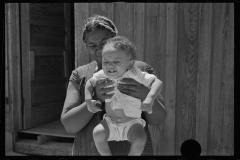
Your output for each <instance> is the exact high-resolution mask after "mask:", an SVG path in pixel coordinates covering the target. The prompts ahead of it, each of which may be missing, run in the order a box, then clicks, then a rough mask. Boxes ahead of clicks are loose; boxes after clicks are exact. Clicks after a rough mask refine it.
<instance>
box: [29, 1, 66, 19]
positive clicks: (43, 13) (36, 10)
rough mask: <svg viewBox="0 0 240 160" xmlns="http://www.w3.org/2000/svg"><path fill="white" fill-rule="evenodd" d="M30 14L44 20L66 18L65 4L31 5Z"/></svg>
mask: <svg viewBox="0 0 240 160" xmlns="http://www.w3.org/2000/svg"><path fill="white" fill-rule="evenodd" d="M29 12H30V15H36V16H39V17H44V19H45V18H47V17H48V18H49V17H51V18H52V19H54V18H56V17H59V18H60V17H64V3H30V8H29Z"/></svg>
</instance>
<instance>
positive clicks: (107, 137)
mask: <svg viewBox="0 0 240 160" xmlns="http://www.w3.org/2000/svg"><path fill="white" fill-rule="evenodd" d="M135 52H136V48H135V46H134V44H132V42H130V41H129V40H128V39H127V38H125V37H122V36H116V37H114V38H111V39H108V40H107V42H106V44H105V45H104V46H103V50H102V65H103V66H102V68H103V69H102V70H100V71H98V72H97V73H95V74H94V75H93V77H92V78H90V79H89V80H88V81H87V83H86V88H85V101H86V103H87V107H88V110H89V111H90V112H93V113H95V112H97V111H99V109H98V110H96V109H97V108H98V107H97V106H96V104H97V103H101V102H100V101H97V100H92V94H93V90H94V87H95V85H96V81H97V80H99V79H101V78H107V77H108V78H109V79H111V80H113V81H114V82H115V84H114V86H115V89H114V91H113V93H114V95H113V96H112V98H111V99H106V100H105V110H106V114H105V115H104V117H103V120H102V121H101V122H100V123H99V124H98V125H97V126H96V127H95V128H94V130H93V139H94V142H95V145H96V147H97V149H98V151H99V153H100V154H101V155H111V151H110V149H109V146H108V142H107V141H113V140H115V141H123V140H128V141H129V142H130V143H131V148H130V152H129V155H141V153H142V151H143V149H144V146H145V143H146V137H147V136H146V133H145V131H144V127H145V125H146V122H145V120H143V119H142V118H141V113H142V111H146V112H148V113H149V114H151V113H152V105H153V103H154V100H155V98H156V97H157V96H158V95H160V92H161V90H162V81H160V80H159V79H157V77H156V76H155V75H152V74H148V73H146V72H142V71H140V69H139V68H137V67H136V66H134V60H135V58H136V53H135ZM122 78H133V79H135V80H136V81H138V82H139V83H141V84H143V85H145V86H147V87H149V88H151V90H150V92H149V93H148V95H147V97H146V99H145V100H144V101H143V102H142V103H141V100H140V99H137V98H134V97H131V96H128V95H125V94H123V93H121V92H120V91H119V90H118V89H117V85H118V83H121V79H122ZM109 94H110V93H109Z"/></svg>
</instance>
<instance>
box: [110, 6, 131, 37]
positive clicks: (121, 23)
mask: <svg viewBox="0 0 240 160" xmlns="http://www.w3.org/2000/svg"><path fill="white" fill-rule="evenodd" d="M133 11H134V4H133V3H126V2H115V3H114V24H115V25H116V27H117V28H118V33H119V35H121V36H124V37H126V38H128V39H129V40H130V41H134V17H133V15H134V14H133V13H134V12H133Z"/></svg>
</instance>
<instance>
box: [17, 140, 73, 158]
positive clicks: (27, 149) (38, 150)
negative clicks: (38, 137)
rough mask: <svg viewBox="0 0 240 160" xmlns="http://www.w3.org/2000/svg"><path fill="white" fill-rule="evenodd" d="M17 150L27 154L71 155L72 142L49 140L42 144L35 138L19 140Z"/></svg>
mask: <svg viewBox="0 0 240 160" xmlns="http://www.w3.org/2000/svg"><path fill="white" fill-rule="evenodd" d="M15 152H18V153H21V154H26V155H42V156H71V154H72V143H59V142H48V143H46V144H41V145H40V144H38V143H37V141H34V140H19V141H18V142H16V143H15Z"/></svg>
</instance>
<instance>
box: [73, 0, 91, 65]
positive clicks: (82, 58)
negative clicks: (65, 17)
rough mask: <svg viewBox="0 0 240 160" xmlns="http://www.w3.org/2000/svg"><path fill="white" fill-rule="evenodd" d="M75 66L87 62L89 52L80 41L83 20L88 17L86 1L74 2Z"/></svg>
mask: <svg viewBox="0 0 240 160" xmlns="http://www.w3.org/2000/svg"><path fill="white" fill-rule="evenodd" d="M74 12H75V14H74V15H75V17H74V21H75V67H78V66H82V65H85V64H88V63H89V54H88V51H87V48H86V45H85V43H83V41H82V31H83V26H84V22H85V21H86V20H87V18H88V17H89V4H88V3H75V4H74Z"/></svg>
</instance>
